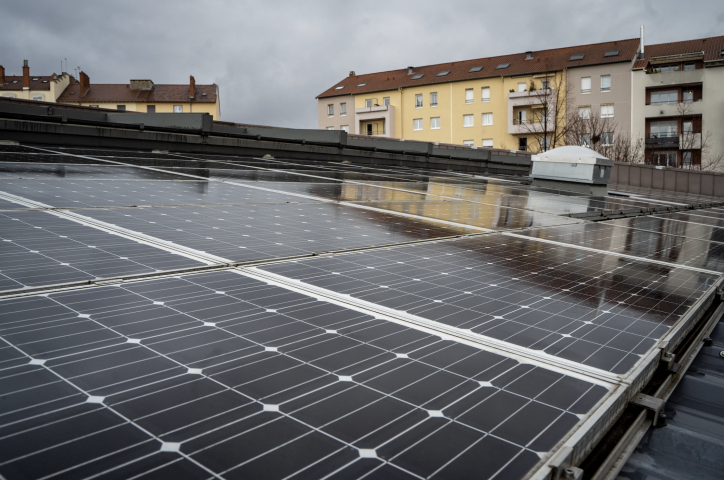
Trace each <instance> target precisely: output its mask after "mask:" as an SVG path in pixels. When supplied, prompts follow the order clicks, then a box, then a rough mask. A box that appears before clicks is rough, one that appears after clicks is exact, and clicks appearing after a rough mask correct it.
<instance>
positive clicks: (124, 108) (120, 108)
mask: <svg viewBox="0 0 724 480" xmlns="http://www.w3.org/2000/svg"><path fill="white" fill-rule="evenodd" d="M179 108H180V107H179ZM116 110H121V111H125V110H126V106H125V105H116ZM173 110H174V112H175V111H176V107H173Z"/></svg>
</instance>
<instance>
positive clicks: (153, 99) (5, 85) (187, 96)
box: [0, 60, 221, 120]
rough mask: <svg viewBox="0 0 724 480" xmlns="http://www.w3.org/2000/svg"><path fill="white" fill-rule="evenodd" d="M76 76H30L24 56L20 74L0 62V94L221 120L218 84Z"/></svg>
mask: <svg viewBox="0 0 724 480" xmlns="http://www.w3.org/2000/svg"><path fill="white" fill-rule="evenodd" d="M79 77H80V78H79V81H78V80H76V79H75V78H74V77H73V76H71V75H68V74H67V73H65V72H64V73H62V74H61V75H56V74H53V75H51V76H39V77H33V76H30V68H29V66H28V61H27V60H25V61H24V64H23V75H22V76H12V75H5V69H4V68H3V67H2V66H0V96H3V97H10V98H21V99H25V100H37V101H41V102H57V103H66V104H72V105H80V106H85V107H96V108H110V109H114V110H126V111H132V112H149V113H208V114H210V115H211V116H212V117H213V118H214V120H221V104H220V100H219V87H218V85H216V84H211V85H196V82H195V80H194V77H190V81H189V83H188V84H185V85H162V84H154V83H153V82H152V81H151V80H131V81H130V82H129V83H121V84H91V83H90V79H89V78H88V75H86V74H85V73H84V72H80V75H79Z"/></svg>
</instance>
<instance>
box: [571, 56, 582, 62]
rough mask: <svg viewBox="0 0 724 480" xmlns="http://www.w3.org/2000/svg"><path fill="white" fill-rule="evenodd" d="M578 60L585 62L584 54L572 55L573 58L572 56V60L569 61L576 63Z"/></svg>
mask: <svg viewBox="0 0 724 480" xmlns="http://www.w3.org/2000/svg"><path fill="white" fill-rule="evenodd" d="M576 60H583V55H582V54H578V55H572V56H571V59H570V60H569V61H570V62H574V61H576Z"/></svg>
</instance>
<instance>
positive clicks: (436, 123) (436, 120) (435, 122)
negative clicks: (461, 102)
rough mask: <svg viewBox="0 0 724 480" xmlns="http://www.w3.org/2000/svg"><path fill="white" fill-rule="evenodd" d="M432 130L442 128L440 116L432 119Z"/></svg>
mask: <svg viewBox="0 0 724 480" xmlns="http://www.w3.org/2000/svg"><path fill="white" fill-rule="evenodd" d="M430 130H440V117H432V118H431V119H430Z"/></svg>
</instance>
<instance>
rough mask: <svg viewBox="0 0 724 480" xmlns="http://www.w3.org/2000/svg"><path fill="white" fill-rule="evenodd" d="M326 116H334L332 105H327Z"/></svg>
mask: <svg viewBox="0 0 724 480" xmlns="http://www.w3.org/2000/svg"><path fill="white" fill-rule="evenodd" d="M327 116H328V117H334V105H327Z"/></svg>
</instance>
